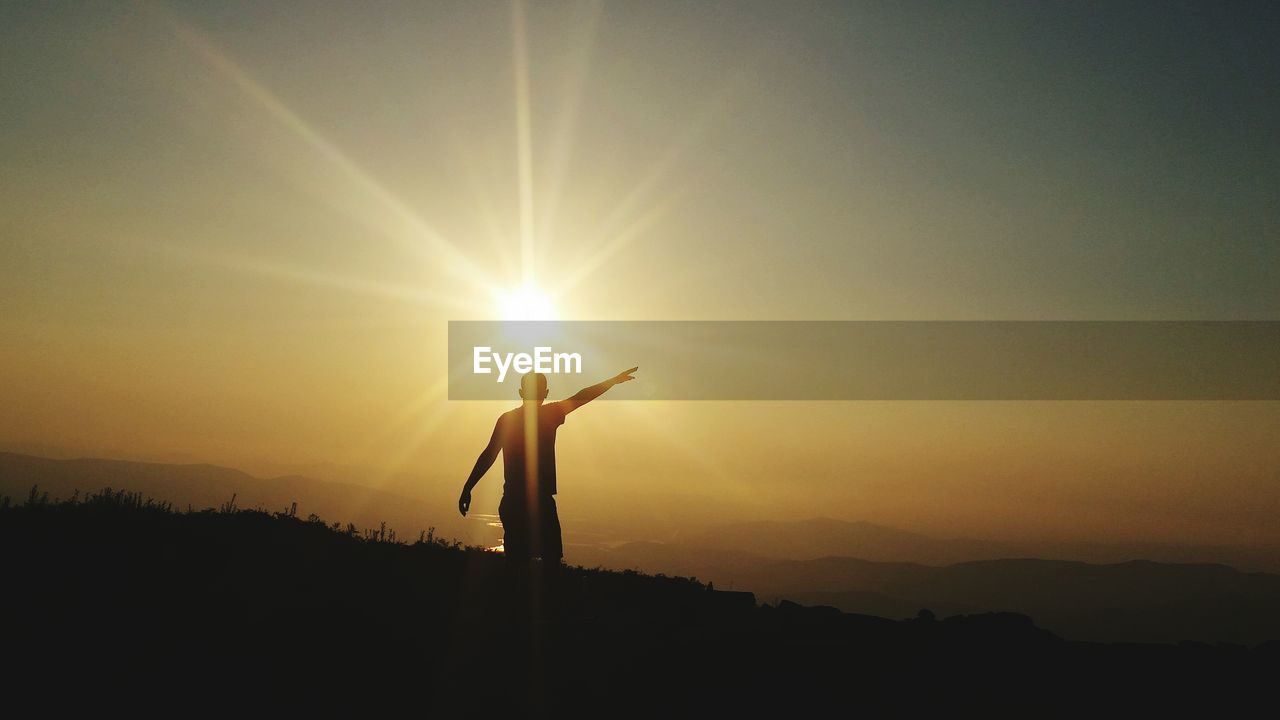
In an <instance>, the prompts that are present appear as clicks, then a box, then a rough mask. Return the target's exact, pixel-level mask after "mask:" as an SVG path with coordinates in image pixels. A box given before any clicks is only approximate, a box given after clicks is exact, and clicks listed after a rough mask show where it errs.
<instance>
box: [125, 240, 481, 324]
mask: <svg viewBox="0 0 1280 720" xmlns="http://www.w3.org/2000/svg"><path fill="white" fill-rule="evenodd" d="M139 245H140V246H141V247H143V248H145V249H147V250H151V251H153V252H159V253H161V254H164V255H167V256H169V257H172V258H175V259H177V260H179V261H181V262H185V263H198V264H202V265H209V266H214V267H219V268H222V269H224V270H230V271H232V272H237V273H244V274H250V275H258V276H262V277H269V278H275V279H279V280H287V281H290V282H294V283H299V284H304V285H311V286H315V287H323V288H328V289H331V290H341V291H344V292H349V293H354V294H357V295H366V296H370V297H383V298H392V299H396V300H409V301H414V302H422V303H431V304H436V305H443V306H445V307H452V308H454V309H458V310H464V309H469V307H470V306H469V305H468V304H466V303H464V302H463V301H462V300H460V299H458V298H457V297H454V296H452V295H448V294H445V293H437V292H431V291H429V290H425V289H423V288H421V287H418V286H409V285H394V284H391V283H386V282H381V281H378V282H375V281H372V280H364V279H361V278H353V277H349V276H344V275H333V274H330V273H325V272H321V271H318V270H310V269H307V268H302V267H298V266H296V265H285V264H282V263H279V262H275V261H272V260H267V259H265V258H255V257H247V256H243V255H232V254H230V253H219V252H214V251H211V250H208V249H206V248H196V247H190V246H181V245H175V244H170V243H160V242H140V243H139Z"/></svg>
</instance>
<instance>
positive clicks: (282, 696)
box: [0, 490, 1280, 715]
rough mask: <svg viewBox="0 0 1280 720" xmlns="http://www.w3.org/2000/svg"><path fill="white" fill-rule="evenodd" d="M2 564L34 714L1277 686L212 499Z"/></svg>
mask: <svg viewBox="0 0 1280 720" xmlns="http://www.w3.org/2000/svg"><path fill="white" fill-rule="evenodd" d="M0 566H2V567H3V568H4V576H5V578H6V583H5V585H6V590H5V591H4V593H3V597H4V603H3V610H4V617H5V618H6V620H7V628H6V630H5V632H4V640H5V646H6V648H7V651H8V652H7V654H8V655H9V657H10V658H11V659H17V660H19V662H18V663H16V667H17V669H16V670H15V671H14V673H13V674H12V675H11V678H10V681H11V682H12V683H13V684H12V686H11V687H14V688H24V689H26V690H27V691H29V692H31V693H32V694H37V693H35V692H34V689H35V688H41V689H47V690H48V689H51V690H53V692H43V693H39V696H40V697H44V698H45V699H46V701H47V702H49V703H53V704H93V705H95V706H99V707H102V706H123V707H130V706H137V705H143V704H150V703H152V702H159V701H160V698H162V697H163V698H169V697H178V698H182V701H183V702H190V701H194V700H193V699H198V702H199V703H201V704H202V705H204V706H208V705H215V704H216V705H222V704H230V705H236V704H240V703H247V702H249V701H250V699H251V698H252V699H254V702H257V703H262V702H265V703H269V704H274V703H281V704H283V706H285V707H290V708H294V709H301V708H304V707H315V708H325V709H334V708H337V707H352V708H356V709H362V710H363V711H370V710H372V709H373V708H375V707H381V706H386V705H390V706H394V707H397V708H403V709H405V710H407V711H412V712H413V714H420V713H419V712H418V711H420V710H428V709H435V710H447V711H449V712H448V714H449V715H456V714H458V713H459V712H461V713H462V714H475V715H488V714H492V713H494V712H497V711H499V710H504V709H505V710H510V711H521V712H525V711H534V712H535V713H536V712H538V711H542V712H548V713H549V712H554V711H558V710H563V709H579V710H592V711H595V712H599V713H602V714H623V715H628V714H635V713H641V712H647V711H653V712H663V713H666V714H677V715H681V714H693V713H694V712H702V711H706V712H712V711H714V712H722V711H732V710H739V711H747V712H753V713H758V712H761V711H764V710H765V709H772V710H776V711H778V712H795V711H798V710H803V709H805V708H808V709H813V710H817V709H819V708H833V707H834V708H840V707H847V708H850V709H863V710H870V709H878V710H879V711H880V714H883V713H889V714H915V713H924V712H931V711H934V710H938V709H942V708H950V709H954V708H955V707H957V706H970V707H983V708H987V709H992V708H996V709H1003V710H1005V711H1009V712H1023V711H1030V709H1031V708H1035V712H1036V714H1055V713H1057V712H1062V713H1064V714H1074V713H1078V712H1082V711H1086V710H1087V709H1089V708H1095V709H1096V708H1097V705H1096V704H1095V703H1096V702H1099V701H1100V699H1102V698H1108V700H1107V702H1119V703H1122V704H1124V705H1132V707H1134V708H1146V709H1151V708H1153V707H1157V708H1158V707H1160V706H1163V705H1167V706H1170V707H1174V708H1176V709H1182V710H1186V709H1187V708H1190V707H1196V706H1203V707H1204V708H1206V709H1211V708H1212V709H1219V710H1220V709H1221V708H1220V707H1219V703H1222V702H1228V701H1231V702H1236V701H1240V700H1241V699H1242V698H1245V697H1247V696H1248V695H1249V694H1251V693H1257V692H1262V690H1263V688H1264V687H1265V683H1263V682H1262V680H1263V679H1264V678H1266V677H1269V676H1270V675H1271V674H1272V673H1274V672H1275V670H1276V669H1277V668H1278V667H1280V649H1278V648H1277V647H1276V645H1275V644H1267V645H1263V646H1258V647H1254V648H1246V647H1242V646H1227V645H1218V646H1210V645H1198V644H1184V645H1181V646H1178V645H1105V644H1091V643H1071V642H1066V641H1063V640H1061V639H1059V638H1057V637H1055V636H1053V635H1052V634H1050V633H1048V632H1047V631H1044V630H1041V629H1039V628H1037V627H1036V626H1035V625H1034V623H1033V622H1032V620H1031V619H1030V618H1027V617H1025V616H1021V615H1014V614H1000V613H992V614H982V615H968V616H956V617H951V618H945V619H934V618H933V617H931V614H930V613H927V612H922V613H921V615H920V616H919V617H916V618H911V619H905V620H890V619H884V618H877V617H871V616H865V615H852V614H846V613H841V612H839V611H837V610H835V609H833V608H824V607H813V608H806V607H801V606H798V605H795V604H792V603H786V602H783V603H781V604H779V605H777V606H771V605H759V604H757V603H756V601H755V598H754V597H752V596H751V595H749V594H747V593H728V592H721V591H717V590H715V589H713V588H711V587H709V586H706V585H703V584H702V583H699V582H697V581H696V580H694V579H691V578H677V577H663V576H650V575H642V574H639V573H635V572H614V571H603V570H598V569H596V570H593V569H584V568H566V569H565V570H564V571H563V572H561V573H559V574H558V575H552V576H544V575H543V573H541V572H540V571H538V569H537V568H526V569H524V570H513V569H511V568H509V567H507V565H506V563H505V562H504V559H503V558H502V557H501V556H500V555H497V554H494V553H490V552H486V551H483V550H480V549H478V548H469V547H463V546H461V545H459V544H457V543H451V542H447V541H445V540H442V539H440V538H437V537H435V536H434V535H433V534H432V533H430V532H423V533H422V534H421V535H420V536H419V537H416V538H407V539H406V538H397V537H394V536H393V535H391V534H389V533H387V532H386V531H384V530H382V529H381V528H380V529H378V530H360V529H357V528H355V527H354V526H350V525H348V526H343V525H340V524H337V523H334V524H327V523H326V522H325V521H323V520H321V519H319V518H316V517H314V516H313V517H311V518H307V519H304V518H299V517H296V516H295V514H294V513H293V512H292V511H291V510H289V509H285V510H282V511H280V512H267V511H263V510H246V509H239V508H236V507H235V506H234V503H231V502H228V503H227V504H225V505H224V506H223V507H221V508H219V509H206V510H201V511H186V512H178V511H175V510H174V509H172V508H171V507H170V506H168V505H166V504H163V503H157V502H153V501H148V500H145V499H143V498H142V497H141V496H139V495H136V494H132V493H128V492H112V491H109V490H107V491H103V492H101V493H98V494H95V495H91V496H88V497H85V498H80V497H75V498H72V499H69V500H62V501H50V500H48V499H47V498H45V497H42V496H41V495H40V494H39V493H37V492H35V491H33V493H32V494H31V496H30V497H28V498H26V499H25V500H21V499H20V500H19V501H18V502H13V501H12V500H10V499H6V500H5V501H3V502H2V503H0ZM165 702H169V701H167V700H166V701H165ZM1122 706H1123V705H1113V706H1111V707H1115V708H1119V707H1122Z"/></svg>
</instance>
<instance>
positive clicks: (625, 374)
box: [560, 366, 640, 412]
mask: <svg viewBox="0 0 1280 720" xmlns="http://www.w3.org/2000/svg"><path fill="white" fill-rule="evenodd" d="M639 369H640V367H639V366H636V367H633V368H631V369H630V370H624V371H622V372H620V373H618V374H617V375H614V376H613V377H611V378H609V379H608V380H605V381H604V382H600V383H596V384H595V385H592V386H591V387H588V388H582V389H581V390H579V391H578V392H577V393H576V394H575V395H574V396H573V397H571V398H569V399H567V400H561V401H560V402H561V403H562V404H563V405H565V412H573V411H574V410H577V409H578V408H580V407H582V406H583V405H586V404H587V403H589V402H591V401H592V400H595V399H596V398H598V397H600V396H601V395H603V394H604V393H605V391H606V390H608V389H609V388H611V387H613V386H614V385H617V384H618V383H624V382H627V381H628V380H635V378H634V377H632V376H633V375H634V374H635V371H637V370H639Z"/></svg>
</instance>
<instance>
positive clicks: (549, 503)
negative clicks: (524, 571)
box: [539, 495, 564, 568]
mask: <svg viewBox="0 0 1280 720" xmlns="http://www.w3.org/2000/svg"><path fill="white" fill-rule="evenodd" d="M540 514H541V516H542V517H541V522H540V523H539V526H540V527H539V534H540V535H541V536H542V562H543V564H544V565H545V566H546V567H548V568H550V567H552V566H556V567H559V565H560V561H561V560H562V559H563V558H564V540H563V539H562V538H561V536H560V514H559V513H558V512H556V499H555V498H554V497H552V496H550V495H548V496H547V497H545V498H543V499H542V512H541V513H540Z"/></svg>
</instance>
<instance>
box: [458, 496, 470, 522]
mask: <svg viewBox="0 0 1280 720" xmlns="http://www.w3.org/2000/svg"><path fill="white" fill-rule="evenodd" d="M470 509H471V491H470V490H463V491H462V495H460V496H459V497H458V512H460V513H462V517H466V516H467V511H468V510H470Z"/></svg>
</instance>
